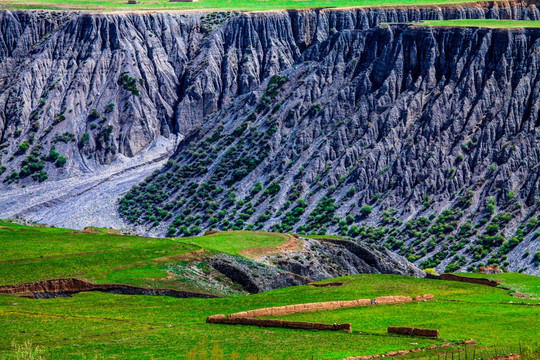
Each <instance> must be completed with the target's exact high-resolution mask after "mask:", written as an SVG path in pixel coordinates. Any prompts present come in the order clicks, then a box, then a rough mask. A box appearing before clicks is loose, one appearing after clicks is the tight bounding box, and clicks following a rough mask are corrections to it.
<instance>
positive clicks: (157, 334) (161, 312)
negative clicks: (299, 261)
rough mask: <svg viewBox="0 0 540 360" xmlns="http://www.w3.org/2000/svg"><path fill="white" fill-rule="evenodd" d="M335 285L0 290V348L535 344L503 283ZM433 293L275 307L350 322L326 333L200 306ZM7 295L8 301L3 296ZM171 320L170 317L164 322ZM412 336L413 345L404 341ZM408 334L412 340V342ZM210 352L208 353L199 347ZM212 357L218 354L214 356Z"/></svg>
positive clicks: (129, 350) (533, 331)
mask: <svg viewBox="0 0 540 360" xmlns="http://www.w3.org/2000/svg"><path fill="white" fill-rule="evenodd" d="M340 281H344V282H345V285H344V286H343V287H338V288H336V287H332V288H315V287H310V286H299V287H292V288H286V289H281V290H275V291H271V292H268V293H263V294H257V295H250V296H243V297H236V298H222V299H175V298H167V297H150V296H122V295H113V294H101V293H86V294H84V293H83V294H78V295H75V296H74V297H73V298H58V299H51V300H30V299H19V298H16V300H14V298H12V297H9V296H0V316H1V319H2V322H3V325H2V328H3V331H2V332H1V333H0V358H4V357H5V358H9V355H10V354H11V353H12V350H11V348H12V343H13V342H15V343H22V342H24V341H31V342H32V343H33V344H38V345H39V346H40V347H41V348H42V349H43V351H44V353H43V355H44V357H45V358H46V359H62V358H66V359H67V358H69V359H85V358H88V359H93V358H94V357H95V356H98V358H107V359H120V358H129V359H150V358H156V359H157V358H159V359H178V358H180V359H182V358H186V357H187V358H189V356H188V354H189V353H190V352H191V353H195V354H198V355H197V356H196V357H193V358H197V359H201V358H203V357H202V355H201V354H202V353H203V352H204V351H203V350H202V349H215V351H216V353H219V352H220V351H223V352H224V353H225V354H226V355H227V357H226V358H234V354H235V353H236V354H238V358H239V359H246V358H249V356H250V355H253V358H254V359H255V358H256V357H255V356H256V355H258V356H259V357H258V358H259V359H309V358H311V356H312V355H313V356H314V358H315V359H340V358H343V357H345V356H352V355H362V354H376V353H384V352H387V351H393V350H398V349H407V348H413V347H418V346H427V345H432V344H441V343H443V342H444V341H445V340H462V339H469V338H474V339H476V340H478V341H479V342H480V344H482V345H497V344H501V343H502V344H509V343H517V342H519V341H521V342H522V344H524V345H525V344H530V345H532V346H535V344H536V342H537V341H538V337H537V334H538V333H539V331H540V321H539V320H540V307H530V306H518V305H510V304H508V301H511V300H513V299H514V298H512V297H510V296H509V295H508V291H505V290H501V289H496V288H489V287H484V286H480V285H472V284H463V283H455V282H443V281H437V280H424V279H414V278H406V277H399V276H391V275H359V276H351V277H346V278H342V279H340ZM422 293H433V294H434V295H435V297H436V298H437V299H438V301H436V302H430V303H412V304H404V305H387V306H379V307H365V308H355V309H347V310H334V311H320V312H316V313H306V314H299V315H291V316H286V317H283V318H284V319H285V318H286V319H291V320H292V319H303V320H310V321H313V320H315V321H318V322H329V323H332V322H338V323H341V322H351V323H352V324H353V332H352V333H351V334H346V333H333V332H316V331H301V330H286V329H270V328H267V329H260V328H257V327H243V326H230V325H215V324H205V323H204V320H205V318H206V317H207V316H209V315H212V314H217V313H224V314H229V313H232V312H237V311H242V310H249V309H255V308H261V307H268V306H278V305H286V304H294V303H304V302H316V301H330V300H347V299H357V298H371V297H375V296H379V295H398V294H406V295H417V294H422ZM14 303H17V305H13V304H14ZM169 325H171V327H169ZM389 325H394V326H400V325H401V326H417V327H430V328H438V329H440V330H441V337H442V339H443V340H429V339H421V338H410V337H400V336H389V335H387V334H386V326H389ZM411 343H413V345H412V344H411ZM414 343H418V345H414ZM209 358H210V357H209ZM214 358H219V357H214Z"/></svg>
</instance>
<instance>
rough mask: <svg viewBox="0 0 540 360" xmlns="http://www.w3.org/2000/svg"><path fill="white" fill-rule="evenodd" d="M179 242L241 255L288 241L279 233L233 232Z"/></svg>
mask: <svg viewBox="0 0 540 360" xmlns="http://www.w3.org/2000/svg"><path fill="white" fill-rule="evenodd" d="M178 240H179V241H185V242H187V243H191V244H195V245H197V246H200V247H203V248H206V249H210V250H216V251H221V252H225V253H229V254H233V255H240V251H242V250H245V249H257V248H265V247H273V246H278V245H280V244H283V243H284V242H285V241H286V240H288V239H287V238H286V236H285V235H284V234H278V233H268V232H257V231H231V232H222V233H217V234H213V235H208V236H201V237H195V238H187V239H184V238H180V239H178Z"/></svg>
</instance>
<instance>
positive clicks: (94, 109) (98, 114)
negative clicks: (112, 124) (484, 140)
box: [88, 108, 101, 119]
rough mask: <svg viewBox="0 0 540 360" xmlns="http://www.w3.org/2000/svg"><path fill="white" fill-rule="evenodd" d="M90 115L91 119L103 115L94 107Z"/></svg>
mask: <svg viewBox="0 0 540 360" xmlns="http://www.w3.org/2000/svg"><path fill="white" fill-rule="evenodd" d="M88 116H89V117H90V118H91V119H99V118H100V117H101V114H100V113H99V111H98V109H96V108H93V109H92V110H91V111H90V114H89V115H88Z"/></svg>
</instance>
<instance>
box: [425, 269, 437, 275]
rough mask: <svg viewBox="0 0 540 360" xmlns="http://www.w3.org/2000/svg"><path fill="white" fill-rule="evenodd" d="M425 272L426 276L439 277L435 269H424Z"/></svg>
mask: <svg viewBox="0 0 540 360" xmlns="http://www.w3.org/2000/svg"><path fill="white" fill-rule="evenodd" d="M424 272H425V273H426V274H430V275H435V276H439V273H438V272H437V271H436V270H435V269H433V268H427V269H424Z"/></svg>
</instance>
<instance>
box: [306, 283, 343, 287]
mask: <svg viewBox="0 0 540 360" xmlns="http://www.w3.org/2000/svg"><path fill="white" fill-rule="evenodd" d="M308 285H309V286H314V287H335V286H343V283H342V282H331V283H324V284H316V283H309V284H308Z"/></svg>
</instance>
